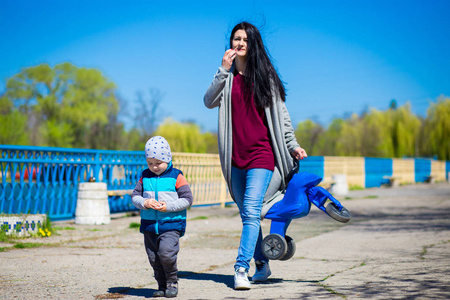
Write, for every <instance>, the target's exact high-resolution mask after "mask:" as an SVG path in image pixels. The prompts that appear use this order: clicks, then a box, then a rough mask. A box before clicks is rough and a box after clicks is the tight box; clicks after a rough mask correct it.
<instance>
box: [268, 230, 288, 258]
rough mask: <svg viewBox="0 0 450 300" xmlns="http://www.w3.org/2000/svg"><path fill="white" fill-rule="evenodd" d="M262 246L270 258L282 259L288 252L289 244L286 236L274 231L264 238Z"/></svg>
mask: <svg viewBox="0 0 450 300" xmlns="http://www.w3.org/2000/svg"><path fill="white" fill-rule="evenodd" d="M261 247H262V252H263V254H264V256H265V257H267V258H268V259H280V258H282V257H283V256H284V255H285V254H286V252H287V248H288V245H287V243H286V240H285V239H284V237H282V236H281V235H279V234H276V233H272V234H269V235H268V236H266V237H265V238H264V240H263V242H262V245H261Z"/></svg>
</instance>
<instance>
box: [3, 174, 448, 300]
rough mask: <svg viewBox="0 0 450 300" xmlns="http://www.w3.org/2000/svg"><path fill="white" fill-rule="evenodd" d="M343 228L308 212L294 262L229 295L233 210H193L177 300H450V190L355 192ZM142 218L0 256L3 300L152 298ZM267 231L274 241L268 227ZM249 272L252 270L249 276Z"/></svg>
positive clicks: (236, 225) (72, 228) (297, 227)
mask: <svg viewBox="0 0 450 300" xmlns="http://www.w3.org/2000/svg"><path fill="white" fill-rule="evenodd" d="M341 198H342V199H339V200H341V202H342V203H343V205H344V206H345V207H346V208H348V209H349V210H350V212H351V213H352V220H351V221H350V222H349V223H346V224H342V223H339V222H336V221H334V220H333V219H331V218H330V217H328V216H327V215H326V214H324V213H323V212H321V211H319V210H318V209H317V208H315V207H313V208H312V209H311V212H310V214H309V215H308V216H306V217H304V218H301V219H295V220H293V221H292V223H291V225H290V226H289V229H288V232H287V234H288V235H289V236H291V237H292V238H293V239H294V240H295V242H296V248H297V250H296V253H295V255H294V257H293V258H291V259H290V260H287V261H279V260H272V261H271V262H270V266H271V270H272V276H271V277H270V278H269V280H268V281H267V282H265V283H260V284H255V283H253V284H252V289H251V290H248V291H235V290H234V289H233V265H234V261H235V258H236V255H237V248H238V245H239V238H240V230H241V222H240V218H239V214H238V211H237V208H236V207H235V206H234V205H233V206H230V207H227V208H225V209H221V208H220V207H193V208H191V209H190V210H189V212H188V225H187V233H186V235H185V236H184V237H183V238H182V239H181V250H180V254H179V257H178V268H179V278H180V282H179V295H178V297H177V298H178V299H321V298H322V299H369V298H370V299H431V298H432V299H449V298H450V292H449V291H450V250H449V249H450V247H449V243H450V184H449V183H437V184H418V185H410V186H402V187H398V188H373V189H366V190H362V191H351V192H350V193H349V194H348V195H347V197H341ZM138 222H139V217H138V216H126V215H125V214H120V215H113V218H112V221H111V224H108V225H94V226H90V225H76V224H74V222H73V221H64V222H55V223H54V224H53V225H54V226H55V227H56V228H57V234H54V235H52V236H51V237H49V238H29V239H25V240H23V241H22V240H21V241H22V242H26V243H44V245H43V246H40V247H34V248H27V249H15V248H12V246H13V244H7V243H0V247H8V249H10V250H7V251H3V252H0V299H145V298H151V296H152V294H153V292H154V291H155V289H156V288H157V284H156V282H155V280H154V278H153V271H152V269H151V267H150V265H149V263H148V260H147V257H146V254H145V251H144V247H143V237H142V235H141V234H140V233H139V231H138V229H137V228H135V227H134V226H133V225H135V224H136V223H138ZM262 224H263V225H262V226H263V231H264V232H265V234H268V233H269V231H270V220H264V221H263V223H262ZM253 272H254V265H252V269H251V270H250V275H252V274H253Z"/></svg>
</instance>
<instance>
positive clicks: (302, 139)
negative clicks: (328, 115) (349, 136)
mask: <svg viewBox="0 0 450 300" xmlns="http://www.w3.org/2000/svg"><path fill="white" fill-rule="evenodd" d="M324 133H325V129H324V128H323V127H322V126H321V125H320V124H317V123H315V122H314V121H312V120H306V121H304V122H301V123H298V125H297V129H295V137H296V138H297V141H298V142H299V143H300V145H301V146H302V147H304V148H305V149H308V150H307V152H308V153H311V155H321V154H322V150H321V149H322V147H323V145H322V143H323V140H324V139H323V137H324ZM313 153H314V154H313Z"/></svg>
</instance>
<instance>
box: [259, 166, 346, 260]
mask: <svg viewBox="0 0 450 300" xmlns="http://www.w3.org/2000/svg"><path fill="white" fill-rule="evenodd" d="M298 168H299V164H298V162H297V161H296V162H295V167H294V168H293V170H292V171H291V172H290V173H289V176H288V182H289V183H288V185H287V188H286V191H285V194H284V197H283V199H282V200H280V201H278V202H276V203H275V204H273V206H272V207H271V208H270V209H269V210H268V211H267V213H266V214H265V216H264V218H265V219H270V220H272V221H271V225H270V234H269V235H267V236H266V237H265V238H264V240H263V242H262V245H261V248H262V252H263V254H264V256H265V257H267V258H268V259H273V260H288V259H290V258H291V257H292V256H294V253H295V249H296V248H295V242H294V241H293V239H292V238H291V237H289V236H287V235H286V231H287V228H288V227H289V224H290V223H291V221H292V220H293V219H299V218H303V217H305V216H307V215H308V214H309V211H310V209H311V203H312V204H314V205H315V206H317V208H319V209H320V210H321V211H323V212H324V213H326V214H327V215H329V216H330V217H332V218H333V219H335V220H336V221H339V222H342V223H346V222H348V221H349V220H350V218H351V215H350V212H349V211H348V210H347V209H346V208H345V207H344V206H342V204H341V203H340V202H339V201H338V200H337V199H336V198H334V197H333V196H332V195H331V194H330V193H329V192H328V191H327V190H326V189H324V188H323V187H320V186H317V185H318V184H319V183H320V182H321V181H322V178H321V177H320V176H317V175H315V174H312V173H308V172H298ZM327 200H328V202H329V203H328V205H327V206H326V207H325V203H326V202H327Z"/></svg>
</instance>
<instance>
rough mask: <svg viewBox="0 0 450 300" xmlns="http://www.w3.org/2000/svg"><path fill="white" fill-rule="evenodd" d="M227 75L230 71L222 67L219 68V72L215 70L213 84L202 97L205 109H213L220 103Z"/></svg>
mask: <svg viewBox="0 0 450 300" xmlns="http://www.w3.org/2000/svg"><path fill="white" fill-rule="evenodd" d="M229 74H230V71H229V70H227V69H225V68H224V67H222V66H221V67H219V70H217V73H216V74H215V75H214V79H213V82H212V83H211V85H210V86H209V88H208V90H207V91H206V93H205V96H204V97H203V101H204V103H205V106H206V107H207V108H215V107H217V106H219V105H220V101H221V100H222V98H223V89H224V87H225V83H226V80H227V77H228V76H229Z"/></svg>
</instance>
